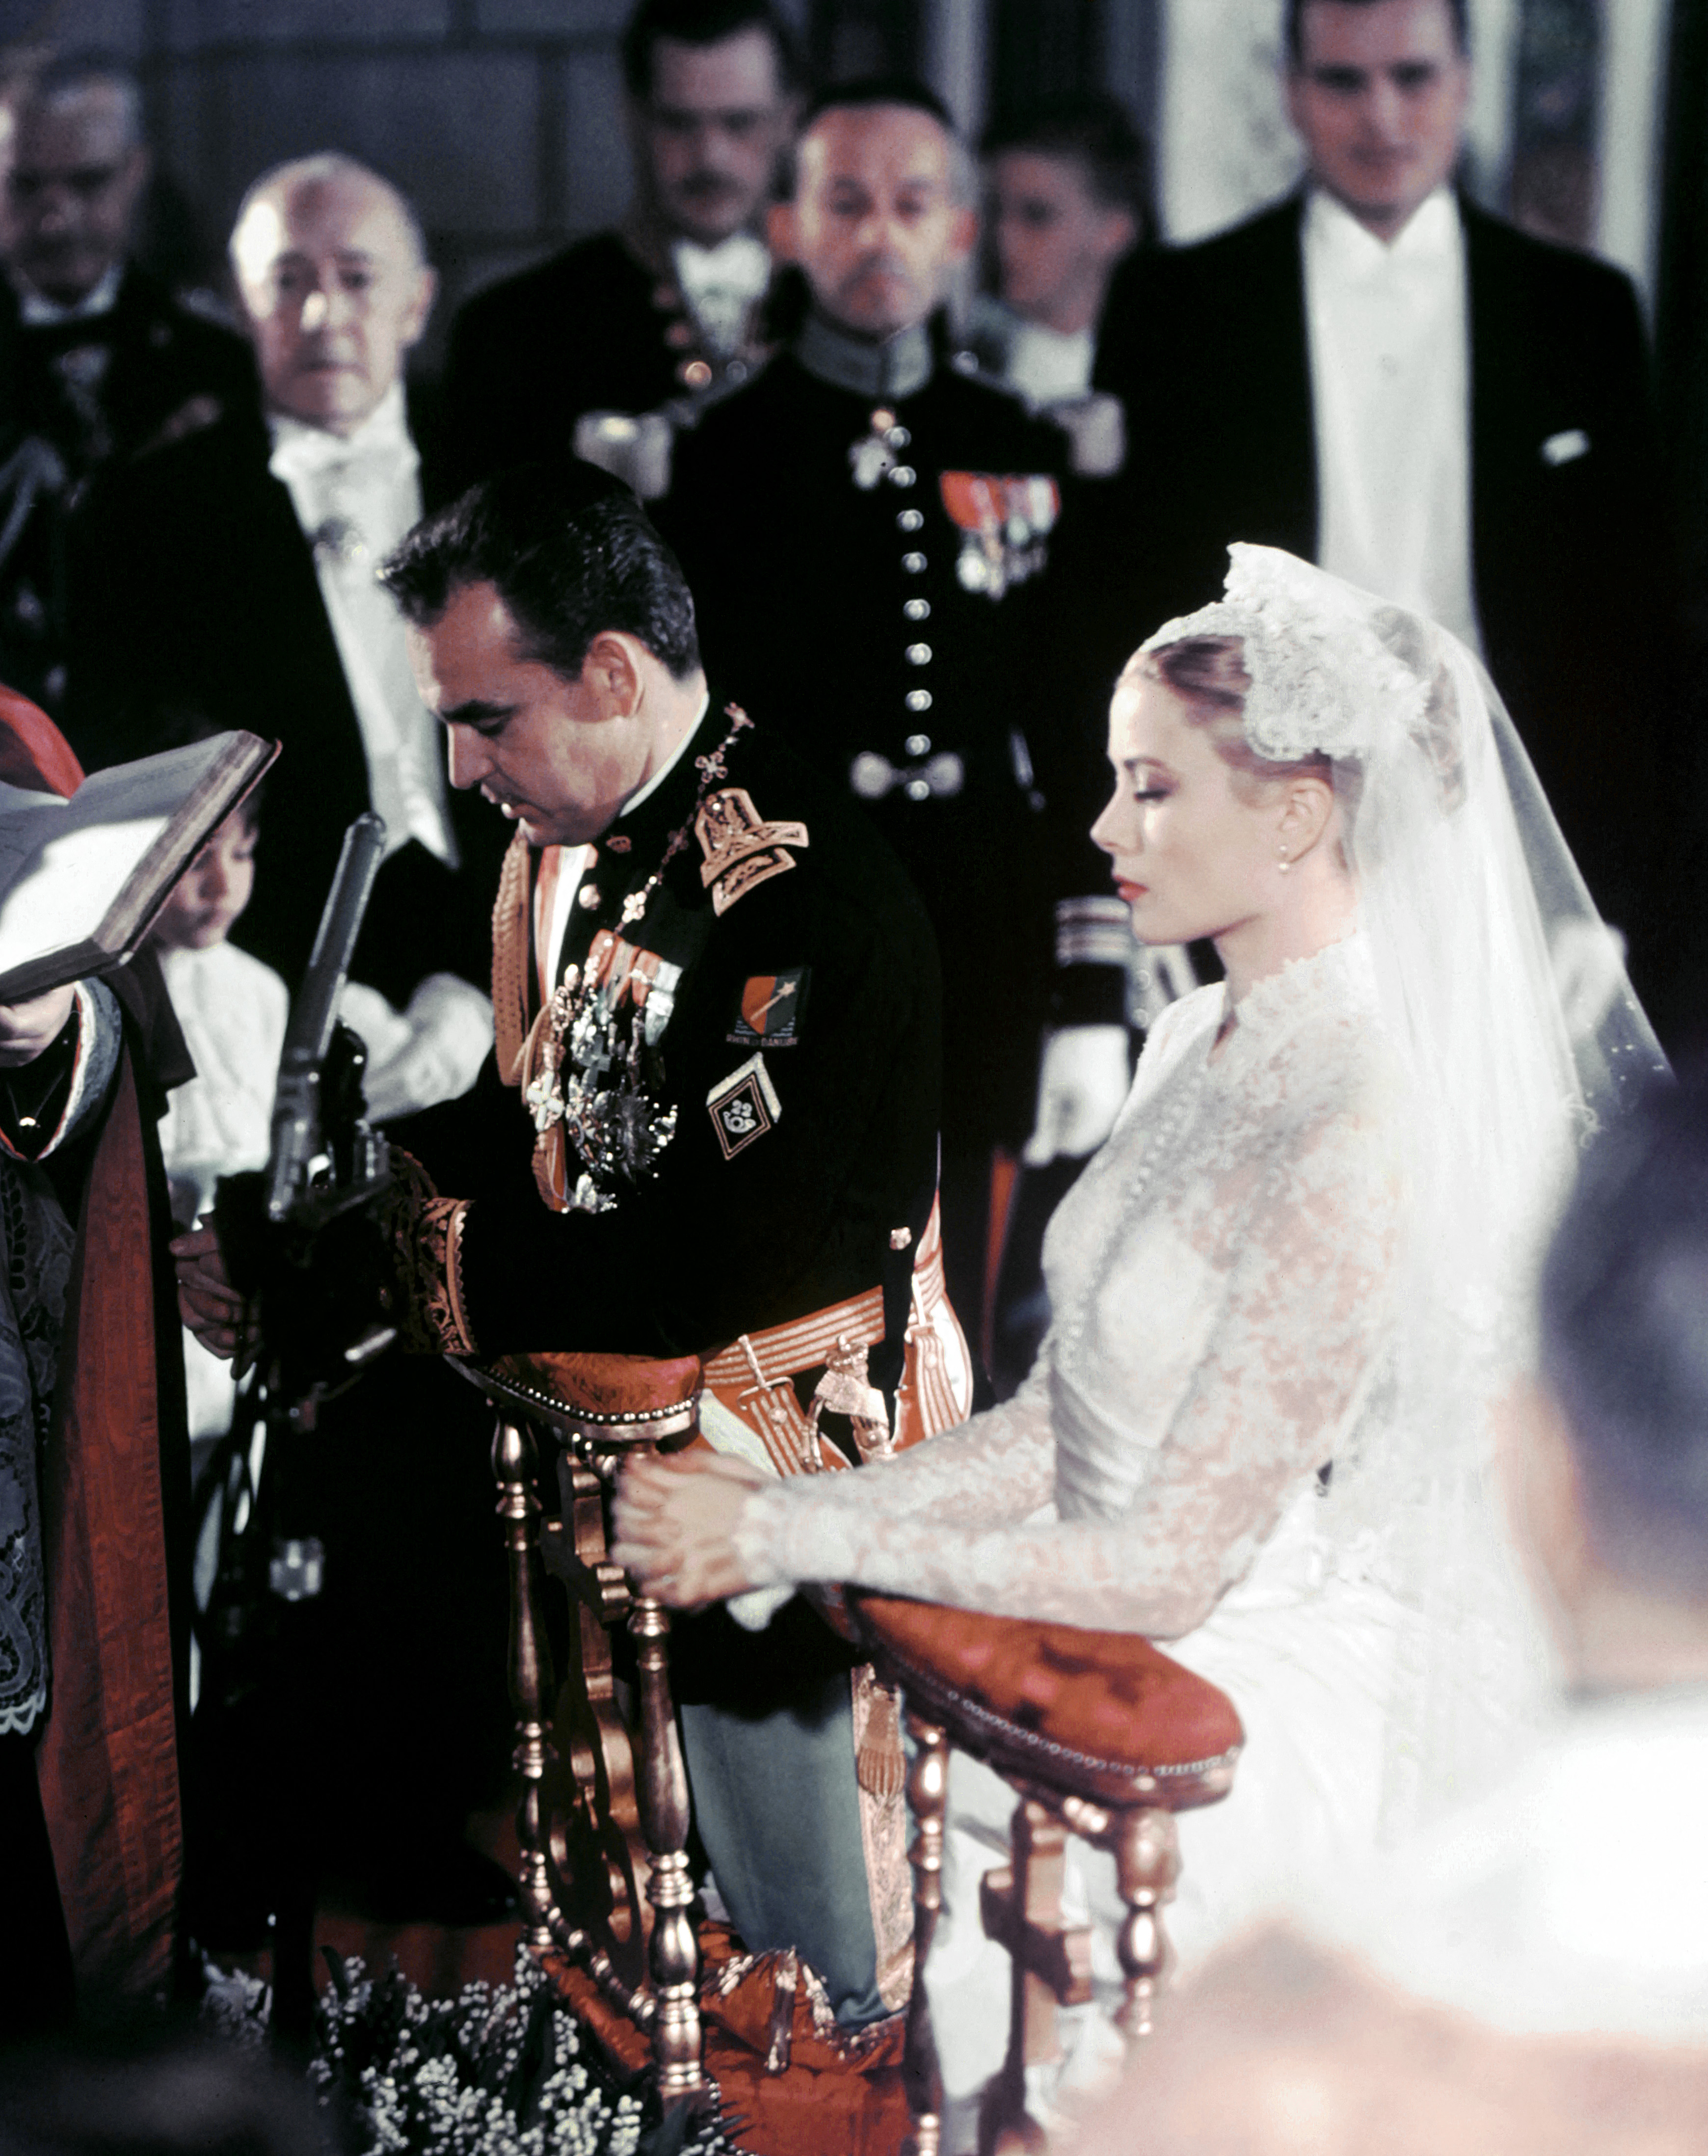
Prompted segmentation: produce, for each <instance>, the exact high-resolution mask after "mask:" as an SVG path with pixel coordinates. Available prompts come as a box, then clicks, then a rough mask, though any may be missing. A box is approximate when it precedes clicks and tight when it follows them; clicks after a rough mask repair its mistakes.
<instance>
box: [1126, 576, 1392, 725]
mask: <svg viewBox="0 0 1708 2156" xmlns="http://www.w3.org/2000/svg"><path fill="white" fill-rule="evenodd" d="M1224 590H1225V593H1226V596H1225V597H1223V598H1219V599H1217V600H1216V601H1215V602H1214V603H1213V604H1211V605H1209V606H1207V607H1200V608H1199V609H1198V612H1197V613H1191V614H1183V615H1181V616H1180V617H1179V618H1177V619H1176V620H1173V621H1171V622H1167V623H1166V624H1164V625H1163V627H1162V628H1161V629H1158V630H1157V634H1155V635H1154V636H1151V637H1148V638H1146V641H1145V643H1144V644H1142V645H1141V649H1142V650H1145V651H1160V650H1162V649H1165V648H1166V647H1167V645H1169V644H1182V643H1184V642H1186V641H1187V639H1189V638H1192V637H1195V636H1233V637H1238V638H1239V641H1240V644H1241V645H1242V647H1243V649H1242V654H1241V655H1242V657H1243V659H1244V665H1245V670H1246V672H1247V674H1248V675H1249V676H1250V678H1251V687H1250V689H1249V690H1248V691H1247V692H1246V697H1245V711H1244V730H1245V738H1246V740H1247V741H1248V742H1249V743H1250V745H1251V747H1253V748H1254V749H1255V750H1256V751H1257V752H1258V754H1259V756H1262V757H1269V759H1270V760H1271V761H1272V762H1277V763H1291V762H1296V761H1297V760H1298V759H1299V758H1300V757H1305V756H1310V755H1312V754H1316V755H1321V756H1327V757H1340V758H1348V759H1357V760H1358V761H1360V762H1362V761H1364V760H1366V759H1367V757H1369V756H1370V754H1371V752H1372V750H1373V749H1374V748H1375V747H1377V743H1378V742H1379V740H1380V739H1381V738H1382V736H1383V735H1384V734H1388V735H1390V736H1391V735H1392V734H1393V733H1394V732H1395V731H1400V732H1403V733H1408V734H1411V735H1413V736H1420V735H1421V734H1422V732H1423V729H1424V724H1425V716H1426V712H1427V708H1428V684H1427V683H1426V682H1424V681H1423V680H1421V679H1420V678H1419V676H1418V675H1416V674H1414V673H1413V671H1412V670H1411V669H1410V667H1408V666H1407V665H1405V664H1404V663H1403V661H1402V660H1399V659H1398V658H1396V657H1395V655H1394V654H1393V652H1392V651H1390V650H1389V649H1388V648H1387V645H1386V644H1384V643H1383V642H1382V639H1381V638H1380V636H1378V635H1377V633H1376V630H1375V629H1374V627H1373V626H1372V614H1371V603H1370V602H1369V600H1368V599H1367V598H1366V597H1365V595H1364V594H1363V593H1362V592H1358V591H1355V590H1354V589H1353V588H1352V586H1351V585H1349V584H1343V583H1341V581H1340V579H1339V578H1338V577H1331V576H1327V575H1325V573H1324V572H1322V571H1321V569H1316V568H1313V567H1311V565H1310V563H1309V562H1300V561H1299V560H1297V559H1295V557H1294V556H1292V555H1290V554H1285V553H1283V552H1281V551H1280V549H1279V548H1278V547H1249V546H1246V545H1244V544H1243V543H1241V542H1235V543H1234V545H1233V546H1231V547H1229V548H1228V576H1227V581H1226V584H1225V587H1224Z"/></svg>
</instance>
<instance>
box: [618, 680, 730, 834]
mask: <svg viewBox="0 0 1708 2156" xmlns="http://www.w3.org/2000/svg"><path fill="white" fill-rule="evenodd" d="M710 706H711V690H710V689H708V690H706V692H705V695H704V696H702V697H701V698H700V709H699V710H698V711H696V712H695V714H694V724H693V725H692V726H690V728H689V729H688V731H687V732H686V733H685V734H684V735H683V737H682V738H681V740H680V741H679V742H677V744H676V746H675V747H674V749H672V750H671V752H670V754H669V757H668V759H667V760H666V761H665V762H663V763H661V764H660V765H659V767H658V769H657V770H656V771H655V772H654V773H653V775H652V777H651V778H649V779H647V780H646V781H645V782H644V783H643V784H641V785H639V786H637V787H636V788H635V789H634V791H633V793H631V794H630V795H629V797H628V799H627V800H626V801H625V802H624V803H623V806H622V808H620V809H619V810H618V814H619V815H622V816H630V815H633V813H634V811H635V810H636V809H637V808H639V806H640V804H641V803H642V802H643V801H648V800H650V799H651V798H652V796H653V795H654V793H657V792H658V790H659V788H660V787H661V786H662V785H663V784H664V781H665V780H666V779H667V778H669V775H670V773H672V772H673V771H674V769H675V768H676V767H677V765H678V764H679V763H680V762H681V761H682V759H683V757H685V756H686V755H687V753H688V752H689V750H690V747H692V746H693V742H694V737H695V735H696V734H697V733H698V732H699V731H700V726H702V724H703V723H704V722H705V715H706V712H707V711H709V710H710Z"/></svg>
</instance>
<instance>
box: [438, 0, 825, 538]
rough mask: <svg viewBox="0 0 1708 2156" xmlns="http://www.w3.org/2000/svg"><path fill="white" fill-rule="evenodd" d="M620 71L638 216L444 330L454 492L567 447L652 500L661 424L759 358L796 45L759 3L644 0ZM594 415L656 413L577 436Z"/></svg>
mask: <svg viewBox="0 0 1708 2156" xmlns="http://www.w3.org/2000/svg"><path fill="white" fill-rule="evenodd" d="M623 72H624V76H625V80H626V85H627V88H628V131H629V137H630V141H631V142H632V144H633V152H634V166H635V180H636V202H635V207H634V208H633V211H632V212H631V213H630V215H629V216H628V218H627V219H626V220H625V221H624V223H623V224H622V225H621V226H620V227H619V228H617V229H615V230H613V231H609V232H596V233H594V234H592V237H591V238H589V239H582V240H577V242H576V244H574V245H573V246H572V247H568V248H566V249H564V250H563V252H562V254H556V255H553V256H552V258H551V260H550V261H549V262H546V263H542V264H541V265H540V266H539V267H538V268H537V269H526V270H524V271H523V272H522V274H521V275H520V276H516V277H510V278H507V279H506V280H505V281H504V282H503V283H501V284H499V285H494V286H493V287H492V288H491V289H490V290H488V291H485V292H481V293H479V294H477V295H475V297H474V299H472V300H469V302H468V304H467V305H465V306H464V308H463V310H462V311H461V312H460V313H459V316H457V319H456V321H455V324H454V326H453V328H452V331H451V349H450V365H449V377H448V386H447V396H448V404H449V410H448V427H447V439H448V447H449V454H450V459H451V463H452V469H453V473H454V478H455V480H456V483H457V485H458V486H459V487H460V486H462V485H464V484H465V483H466V482H467V481H468V480H474V479H478V478H480V477H482V476H484V475H485V474H487V473H489V472H491V471H495V470H498V469H499V468H500V467H501V466H502V465H506V464H515V463H519V462H521V461H524V460H525V459H527V458H530V457H537V456H548V455H550V454H552V453H553V452H554V451H557V450H561V449H569V448H571V447H572V445H573V446H576V447H577V448H578V449H579V450H580V452H581V454H583V455H587V456H591V457H592V458H593V459H594V460H595V461H596V462H598V463H602V464H606V465H608V466H609V468H610V469H611V470H615V471H617V472H618V475H619V477H622V478H624V479H627V480H628V481H629V482H630V484H631V485H634V486H635V488H636V491H637V492H639V494H640V495H642V496H643V497H646V496H648V495H655V494H657V493H659V492H661V491H662V490H663V488H664V485H665V483H666V473H667V470H668V465H667V459H668V454H669V427H670V425H671V424H673V423H674V422H675V421H676V420H678V419H679V418H681V417H683V416H685V414H687V413H690V412H691V411H692V410H693V409H694V408H695V406H696V405H697V404H698V403H702V402H704V401H705V399H706V398H708V397H710V396H712V395H715V394H716V393H719V392H721V391H723V390H726V389H728V388H731V387H733V386H735V385H737V384H739V383H740V382H743V381H745V380H746V377H747V375H748V373H749V372H750V371H751V368H752V367H753V365H754V363H755V362H756V361H757V358H758V357H760V354H761V351H762V346H761V344H760V338H759V315H760V311H761V305H762V301H763V300H764V297H765V294H766V291H767V287H768V285H769V284H770V279H771V265H770V260H769V258H768V256H767V253H766V250H765V246H764V243H763V241H762V239H761V238H760V236H759V234H758V233H757V225H758V223H759V221H760V220H761V219H762V217H763V215H764V211H765V205H766V203H767V200H768V199H769V197H770V193H771V188H772V182H773V180H774V178H775V177H776V172H777V160H778V157H780V156H781V154H782V150H783V148H784V146H785V145H786V143H787V140H788V137H789V135H790V133H791V132H792V128H793V125H794V121H795V116H796V112H797V110H798V97H797V90H798V83H799V80H800V69H799V62H798V56H797V54H796V50H795V45H794V40H793V38H792V37H791V35H790V33H789V32H788V29H787V26H786V25H785V24H784V23H783V22H782V19H781V18H780V17H779V16H778V14H777V12H776V10H775V9H774V8H772V7H771V6H769V5H768V4H767V0H643V4H642V5H641V6H640V7H639V8H638V9H637V11H636V13H635V14H634V16H633V19H632V20H631V22H630V23H629V25H628V30H627V32H626V33H625V35H624V38H623ZM589 413H595V414H596V413H613V414H618V415H623V416H624V417H627V416H628V415H633V414H637V413H640V414H649V415H650V414H659V418H658V419H657V420H656V421H655V422H654V423H652V424H651V425H650V426H649V428H648V429H645V430H644V434H642V435H641V436H639V437H637V436H636V435H635V434H634V432H633V429H627V428H624V427H623V426H622V425H620V424H618V425H616V426H608V427H607V428H606V429H603V433H602V430H601V429H599V427H598V423H597V421H591V422H589V423H588V424H587V426H585V427H583V428H582V430H581V433H580V434H579V436H578V435H577V421H579V420H582V418H584V415H587V414H589ZM637 450H639V454H636V452H637Z"/></svg>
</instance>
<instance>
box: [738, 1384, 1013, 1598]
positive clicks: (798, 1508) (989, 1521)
mask: <svg viewBox="0 0 1708 2156" xmlns="http://www.w3.org/2000/svg"><path fill="white" fill-rule="evenodd" d="M1044 1367H1045V1366H1044V1361H1043V1358H1039V1368H1038V1370H1036V1371H1034V1373H1033V1375H1032V1376H1031V1377H1030V1378H1028V1379H1027V1381H1026V1383H1025V1384H1024V1385H1023V1386H1022V1387H1021V1389H1020V1390H1019V1391H1018V1393H1017V1394H1015V1396H1014V1398H1013V1399H1012V1400H1008V1401H1005V1402H1004V1403H1003V1405H1002V1406H1001V1407H998V1408H993V1409H991V1410H990V1411H989V1412H988V1413H987V1414H980V1415H975V1416H974V1417H973V1419H972V1421H971V1422H967V1423H963V1424H962V1425H961V1427H960V1428H959V1429H958V1430H946V1431H945V1432H944V1433H943V1435H941V1437H936V1438H933V1439H931V1441H930V1443H928V1444H926V1445H915V1446H913V1447H912V1449H911V1450H909V1451H906V1452H904V1453H901V1454H900V1455H898V1456H897V1457H896V1458H895V1459H893V1460H875V1461H873V1462H872V1464H871V1465H870V1466H866V1467H863V1468H861V1469H859V1471H857V1472H856V1473H854V1474H851V1475H815V1476H810V1477H797V1478H794V1479H792V1480H791V1481H787V1482H779V1483H777V1485H776V1486H774V1487H767V1488H766V1489H764V1490H761V1491H757V1492H756V1493H755V1495H754V1496H752V1497H751V1499H750V1500H749V1501H748V1504H747V1508H746V1513H745V1514H744V1516H743V1518H742V1522H741V1532H740V1535H739V1537H738V1540H739V1544H740V1548H741V1554H742V1556H743V1558H745V1559H746V1562H747V1563H748V1564H749V1565H750V1566H751V1568H752V1570H753V1573H754V1576H755V1578H756V1581H757V1583H758V1584H761V1585H771V1584H777V1585H781V1584H783V1582H785V1581H787V1580H794V1579H839V1578H849V1577H852V1576H853V1575H852V1574H850V1573H846V1572H844V1571H843V1570H841V1569H839V1567H838V1565H837V1563H835V1562H834V1561H833V1553H834V1552H835V1551H836V1549H837V1548H839V1538H840V1537H843V1536H844V1535H847V1534H849V1533H853V1532H857V1531H858V1528H859V1525H860V1523H862V1522H869V1521H871V1520H874V1519H879V1518H881V1519H884V1520H886V1521H889V1522H895V1523H897V1524H898V1525H899V1526H900V1527H902V1528H903V1529H904V1530H905V1528H906V1527H909V1526H910V1524H911V1523H912V1522H916V1521H933V1522H936V1523H937V1524H938V1525H939V1526H946V1527H958V1528H984V1527H998V1526H1001V1525H1003V1524H1006V1523H1013V1522H1018V1521H1020V1520H1023V1519H1025V1518H1026V1517H1028V1515H1029V1514H1031V1513H1033V1512H1036V1511H1037V1510H1038V1509H1039V1507H1040V1506H1041V1505H1044V1504H1047V1503H1048V1502H1049V1498H1050V1495H1051V1491H1052V1490H1053V1488H1054V1470H1055V1445H1054V1439H1053V1438H1052V1437H1051V1435H1050V1426H1049V1397H1048V1392H1047V1389H1046V1386H1045V1383H1044V1379H1043V1374H1042V1373H1043V1371H1044ZM797 1493H802V1494H804V1495H805V1496H807V1497H808V1499H809V1500H810V1501H809V1502H807V1503H801V1502H790V1501H789V1500H790V1498H791V1496H794V1495H796V1494H797ZM817 1522H822V1523H823V1524H822V1526H816V1525H815V1523H817ZM815 1537H822V1539H815ZM821 1553H823V1554H821ZM827 1557H828V1558H831V1559H832V1561H830V1562H828V1563H827V1562H825V1558H827Z"/></svg>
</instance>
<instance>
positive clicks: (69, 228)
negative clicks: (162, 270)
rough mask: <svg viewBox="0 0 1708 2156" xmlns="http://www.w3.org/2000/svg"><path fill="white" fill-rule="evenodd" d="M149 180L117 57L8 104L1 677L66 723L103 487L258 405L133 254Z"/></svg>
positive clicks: (2, 154)
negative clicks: (176, 438)
mask: <svg viewBox="0 0 1708 2156" xmlns="http://www.w3.org/2000/svg"><path fill="white" fill-rule="evenodd" d="M148 172H149V158H148V151H147V149H146V146H145V145H144V143H143V141H142V136H141V105H140V100H139V98H138V95H137V90H136V84H135V82H134V81H132V80H131V78H130V77H129V76H128V75H126V74H124V73H123V72H122V70H119V69H115V67H114V65H113V64H112V63H111V62H110V61H107V60H81V59H75V58H72V59H64V60H61V61H59V62H56V63H55V64H54V66H52V67H51V68H49V69H46V70H45V71H44V73H42V74H39V75H38V76H36V77H35V78H34V79H33V80H31V81H29V82H28V83H26V84H25V85H23V86H22V87H21V88H19V89H18V90H16V91H15V92H14V94H13V98H12V100H11V101H10V103H9V104H8V105H7V106H6V107H5V108H4V109H3V110H0V261H3V263H4V266H5V275H4V277H3V278H0V385H3V387H0V680H4V681H8V682H10V683H11V684H12V685H13V686H14V687H17V688H18V689H21V690H23V691H24V692H25V693H26V694H28V695H29V696H33V697H34V698H35V699H36V701H38V702H39V703H41V704H43V705H44V706H49V708H51V709H53V710H54V711H58V710H59V708H60V706H61V699H62V696H63V692H64V660H65V605H66V595H65V592H64V555H65V547H64V526H65V522H66V520H67V518H68V517H69V515H70V514H71V512H72V511H73V509H74V506H75V504H76V502H77V501H78V500H79V498H80V495H81V494H82V491H83V490H84V488H85V486H86V485H87V484H88V481H89V480H90V476H91V475H92V474H93V473H94V472H95V471H96V470H98V469H99V468H100V466H101V465H104V464H105V463H106V462H108V461H109V460H110V459H125V458H126V457H129V456H131V455H134V454H136V452H137V451H138V450H140V449H143V448H145V447H146V446H147V445H149V444H151V443H153V442H156V441H159V440H162V439H167V438H169V437H170V435H171V434H172V433H173V432H174V430H175V429H178V428H180V427H182V425H184V424H185V423H187V420H188V419H189V418H193V417H194V416H196V415H197V414H200V415H202V416H203V417H205V416H206V414H207V413H208V412H210V411H212V412H214V413H218V412H219V411H221V410H223V409H225V408H228V406H230V405H232V404H233V403H235V404H239V405H243V404H247V403H250V402H252V401H253V397H254V389H253V370H252V368H251V366H250V362H249V354H248V352H246V351H245V350H244V344H243V341H242V339H241V338H239V337H237V336H233V334H232V333H231V331H229V330H226V329H222V328H221V327H220V326H218V324H217V323H213V322H210V321H203V319H202V318H201V317H199V316H197V315H195V314H193V313H192V312H190V311H188V310H187V308H184V307H182V306H181V305H179V304H178V303H177V300H175V299H174V298H173V296H172V294H171V293H170V292H168V291H167V290H166V288H165V287H164V286H163V285H160V284H159V283H157V282H156V280H154V279H153V278H152V277H151V276H149V275H147V273H146V271H144V270H142V269H138V268H137V267H136V264H134V263H132V262H131V261H130V260H129V259H128V256H129V250H130V246H131V229H132V226H133V224H134V223H135V219H136V209H137V205H138V203H139V202H140V200H141V195H142V193H143V189H144V187H145V186H146V182H147V179H148Z"/></svg>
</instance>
